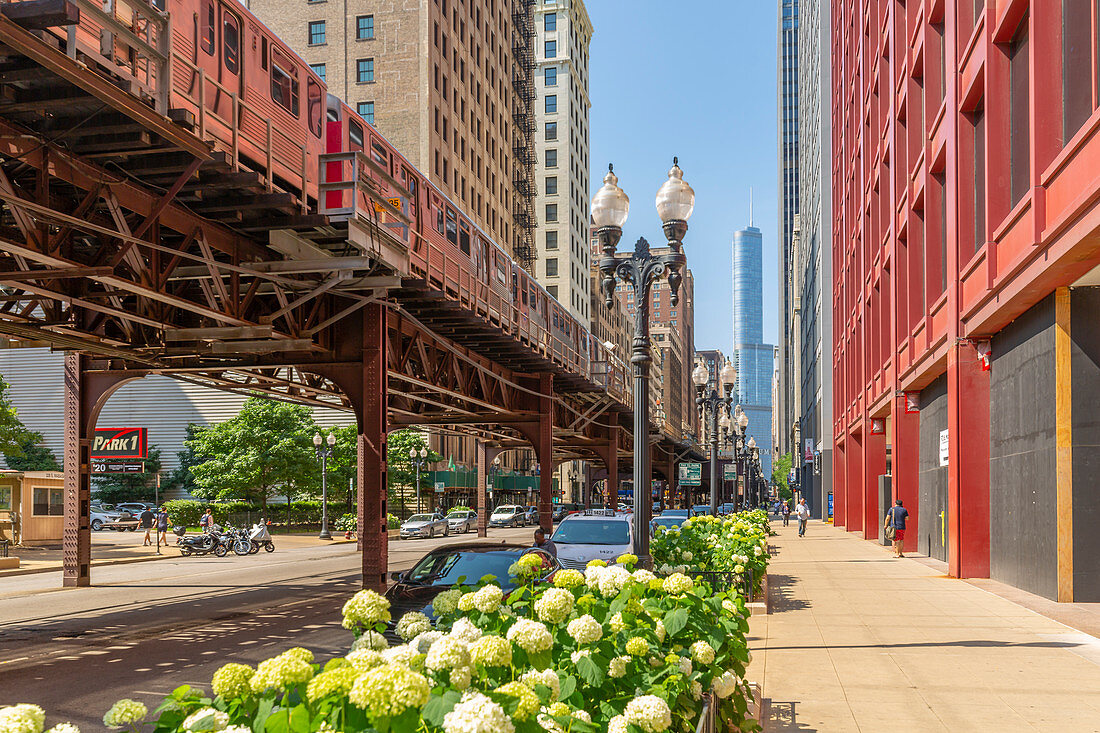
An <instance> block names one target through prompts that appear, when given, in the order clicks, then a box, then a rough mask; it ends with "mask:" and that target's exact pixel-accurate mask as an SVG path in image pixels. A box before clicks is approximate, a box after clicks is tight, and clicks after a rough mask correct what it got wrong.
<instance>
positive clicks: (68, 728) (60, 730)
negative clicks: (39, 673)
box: [46, 723, 251, 733]
mask: <svg viewBox="0 0 1100 733" xmlns="http://www.w3.org/2000/svg"><path fill="white" fill-rule="evenodd" d="M46 733H80V728H77V727H76V726H75V725H73V724H72V723H58V724H57V725H55V726H54V727H52V728H50V729H49V730H48V731H46ZM250 733H251V732H250Z"/></svg>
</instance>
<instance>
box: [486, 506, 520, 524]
mask: <svg viewBox="0 0 1100 733" xmlns="http://www.w3.org/2000/svg"><path fill="white" fill-rule="evenodd" d="M489 526H490V527H526V526H527V510H526V509H524V508H523V507H521V506H519V505H518V504H504V505H502V506H498V507H497V508H496V509H494V510H493V514H492V515H491V516H490V517H489Z"/></svg>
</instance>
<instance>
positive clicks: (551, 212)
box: [546, 204, 558, 221]
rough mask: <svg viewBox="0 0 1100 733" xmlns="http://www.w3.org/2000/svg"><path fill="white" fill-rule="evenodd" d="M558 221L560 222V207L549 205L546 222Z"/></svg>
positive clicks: (547, 206)
mask: <svg viewBox="0 0 1100 733" xmlns="http://www.w3.org/2000/svg"><path fill="white" fill-rule="evenodd" d="M557 220H558V205H557V204H547V205H546V221H557Z"/></svg>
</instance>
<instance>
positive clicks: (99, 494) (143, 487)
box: [92, 445, 163, 504]
mask: <svg viewBox="0 0 1100 733" xmlns="http://www.w3.org/2000/svg"><path fill="white" fill-rule="evenodd" d="M160 469H161V461H160V448H158V447H156V446H155V445H150V446H149V457H148V458H146V459H145V472H144V473H98V474H95V475H94V476H93V478H92V493H93V494H94V495H95V498H97V499H99V500H100V501H102V502H105V503H108V504H117V503H119V502H120V501H153V500H154V499H155V498H156V495H157V473H159V472H160ZM162 498H163V496H162Z"/></svg>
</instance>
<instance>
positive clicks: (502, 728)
mask: <svg viewBox="0 0 1100 733" xmlns="http://www.w3.org/2000/svg"><path fill="white" fill-rule="evenodd" d="M443 730H444V731H445V732H446V733H515V730H516V726H514V725H513V724H512V719H511V718H509V717H508V713H506V712H504V708H502V707H501V706H500V705H498V704H496V703H495V702H493V701H492V700H490V699H489V698H488V697H486V696H485V695H482V694H481V693H480V692H474V691H469V692H466V693H465V694H463V695H462V700H461V701H460V702H459V703H458V704H457V705H455V706H454V709H453V710H451V712H449V713H447V714H446V715H444V716H443Z"/></svg>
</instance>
